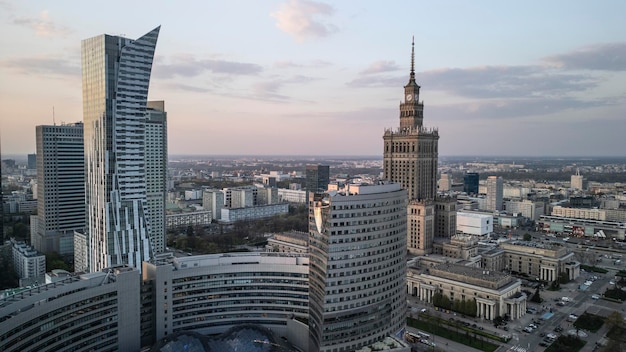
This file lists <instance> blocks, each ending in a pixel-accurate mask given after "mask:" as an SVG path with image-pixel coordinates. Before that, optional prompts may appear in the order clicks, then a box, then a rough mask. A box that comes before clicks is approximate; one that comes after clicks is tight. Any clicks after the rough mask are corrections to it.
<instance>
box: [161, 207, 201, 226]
mask: <svg viewBox="0 0 626 352" xmlns="http://www.w3.org/2000/svg"><path fill="white" fill-rule="evenodd" d="M211 220H213V218H212V217H211V211H209V210H199V211H187V212H182V213H178V214H171V213H170V214H167V215H165V222H166V227H167V229H168V230H175V229H178V230H182V229H186V228H187V227H188V226H194V227H195V226H206V225H209V224H210V223H211Z"/></svg>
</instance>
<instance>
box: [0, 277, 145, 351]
mask: <svg viewBox="0 0 626 352" xmlns="http://www.w3.org/2000/svg"><path fill="white" fill-rule="evenodd" d="M139 283H140V277H139V272H138V271H137V270H134V269H132V268H129V267H117V268H110V269H107V270H106V271H105V272H96V273H91V274H84V275H78V276H70V277H67V278H65V279H62V280H60V281H56V282H53V283H50V284H46V285H39V286H36V287H33V288H30V289H27V290H24V291H21V292H19V293H16V294H14V295H11V296H9V297H6V298H2V299H0V350H2V351H4V352H11V351H20V352H29V351H33V352H45V351H83V350H89V351H128V352H135V351H139V350H140V347H141V346H140V339H139V318H140V314H139V306H140V304H139Z"/></svg>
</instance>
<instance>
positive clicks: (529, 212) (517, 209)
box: [504, 199, 545, 221]
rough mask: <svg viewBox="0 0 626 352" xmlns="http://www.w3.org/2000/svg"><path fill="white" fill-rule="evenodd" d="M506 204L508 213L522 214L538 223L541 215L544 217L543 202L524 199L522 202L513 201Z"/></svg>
mask: <svg viewBox="0 0 626 352" xmlns="http://www.w3.org/2000/svg"><path fill="white" fill-rule="evenodd" d="M504 204H505V209H506V211H507V213H520V214H522V216H523V217H525V218H528V219H530V220H532V221H537V220H539V217H540V216H541V215H544V209H545V206H544V203H543V202H533V201H532V200H529V199H524V200H521V201H513V200H511V201H507V202H505V203H504Z"/></svg>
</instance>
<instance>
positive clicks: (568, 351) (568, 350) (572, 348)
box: [545, 335, 587, 352]
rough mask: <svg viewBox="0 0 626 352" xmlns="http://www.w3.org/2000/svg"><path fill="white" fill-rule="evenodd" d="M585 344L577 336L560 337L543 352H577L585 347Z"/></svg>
mask: <svg viewBox="0 0 626 352" xmlns="http://www.w3.org/2000/svg"><path fill="white" fill-rule="evenodd" d="M586 343H587V342H586V341H583V340H581V338H580V337H578V336H572V335H561V336H559V338H558V339H556V341H554V342H553V343H552V344H551V345H550V346H549V347H548V348H546V351H545V352H577V351H580V349H581V348H583V347H584V346H585V344H586Z"/></svg>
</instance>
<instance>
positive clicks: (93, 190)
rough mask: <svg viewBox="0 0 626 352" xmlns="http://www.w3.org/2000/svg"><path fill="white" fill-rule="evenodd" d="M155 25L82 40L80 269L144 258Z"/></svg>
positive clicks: (147, 243)
mask: <svg viewBox="0 0 626 352" xmlns="http://www.w3.org/2000/svg"><path fill="white" fill-rule="evenodd" d="M159 29H160V27H157V28H155V29H153V30H152V31H150V32H148V33H147V34H145V35H144V36H142V37H141V38H139V39H137V40H132V39H128V38H124V37H119V36H110V35H106V34H105V35H99V36H96V37H93V38H89V39H85V40H83V42H82V46H81V49H82V70H83V74H82V77H83V121H84V141H85V174H86V176H85V182H86V183H85V196H86V199H85V202H86V207H87V211H86V222H87V236H88V258H87V261H88V267H89V271H91V272H95V271H99V270H102V269H103V268H106V267H110V266H113V265H120V264H128V265H131V266H133V267H135V268H137V269H139V270H141V262H142V261H144V260H148V259H149V258H150V255H151V251H152V249H151V247H150V240H149V233H150V219H149V216H148V213H149V211H148V205H147V199H146V192H147V191H146V188H147V185H146V164H145V163H146V159H145V154H146V141H145V134H146V103H147V98H148V87H149V84H150V73H151V70H152V62H153V58H154V51H155V48H156V43H157V38H158V35H159Z"/></svg>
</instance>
